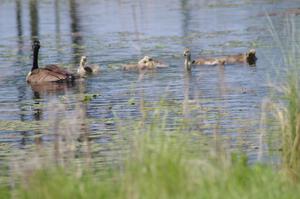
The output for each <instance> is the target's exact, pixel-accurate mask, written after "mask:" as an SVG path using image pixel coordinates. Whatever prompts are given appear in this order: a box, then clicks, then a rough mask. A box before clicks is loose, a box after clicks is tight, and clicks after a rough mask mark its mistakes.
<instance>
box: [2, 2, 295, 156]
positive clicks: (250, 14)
mask: <svg viewBox="0 0 300 199" xmlns="http://www.w3.org/2000/svg"><path fill="white" fill-rule="evenodd" d="M299 6H300V4H299V1H298V0H294V1H292V0H290V1H275V0H274V1H271V0H256V1H255V0H254V1H247V0H244V1H231V0H223V1H196V0H181V1H180V0H178V1H174V0H166V1H158V0H146V1H141V0H136V1H130V0H126V1H123V0H119V1H117V0H116V1H108V0H99V1H96V0H87V1H83V0H82V1H81V0H69V1H64V0H61V1H60V0H41V1H38V0H15V1H8V0H7V1H6V0H1V1H0V61H1V66H0V68H1V73H0V84H1V87H0V122H1V124H0V146H1V148H2V149H1V150H2V151H8V150H15V149H27V147H29V146H33V145H35V144H38V145H40V144H43V143H47V142H49V140H52V137H51V135H47V134H44V133H43V132H45V131H47V130H48V129H49V128H50V130H51V129H52V126H53V125H52V126H51V124H52V123H53V121H54V122H55V121H56V120H55V118H57V117H58V116H61V115H63V116H62V118H67V119H68V118H69V119H71V120H72V119H74V118H80V119H82V121H83V120H85V121H86V123H85V124H84V125H82V124H81V127H79V128H77V129H76V128H75V129H76V131H78V129H79V131H82V132H85V133H86V132H88V136H89V137H91V138H92V140H93V142H95V144H96V145H97V144H99V147H103V146H105V145H110V147H111V148H114V147H115V148H118V146H113V145H114V142H113V141H112V140H113V139H118V138H112V137H113V136H114V133H112V132H114V131H115V130H116V129H115V126H114V125H113V124H112V122H111V120H112V119H114V118H118V119H125V120H126V119H128V118H135V119H138V118H140V117H141V115H142V113H141V106H142V104H143V103H146V104H147V103H148V104H151V103H153V104H155V102H157V101H159V100H160V99H161V98H164V99H166V100H168V101H170V102H173V103H175V104H176V103H177V104H178V105H176V106H177V107H178V106H179V108H180V109H181V108H182V109H183V112H187V113H186V114H187V115H189V117H190V118H194V119H195V120H196V122H197V120H199V122H198V123H197V124H198V126H199V128H200V129H201V131H202V132H203V133H204V134H206V135H212V134H213V132H214V131H215V129H218V132H219V133H220V134H221V135H222V136H223V137H224V139H227V140H230V145H231V147H232V148H234V149H235V148H242V149H243V150H245V151H247V152H248V153H249V155H250V157H251V158H252V159H256V158H257V154H258V151H259V150H260V149H259V146H258V145H259V137H260V136H259V135H260V132H259V123H260V112H261V111H260V109H261V108H260V107H261V103H262V100H263V99H264V98H265V97H266V96H267V95H268V86H267V83H268V80H269V79H270V77H272V76H273V72H274V67H275V65H276V64H277V63H280V60H281V58H280V56H281V55H280V54H279V51H278V49H277V48H274V47H273V46H274V40H273V38H272V37H271V34H270V32H269V30H270V23H269V22H268V20H267V18H266V17H264V16H261V15H264V13H265V12H275V13H276V12H278V13H280V12H284V11H285V10H287V9H289V8H297V7H299ZM292 17H293V19H294V23H295V24H296V25H297V24H299V21H300V19H299V18H300V16H292ZM285 18H286V16H285V15H284V16H283V15H277V16H272V17H271V19H272V21H273V26H274V28H275V30H276V31H277V32H278V34H279V36H280V38H282V39H284V38H285V37H286V36H287V35H286V32H285V31H284V24H285V23H286V20H285ZM298 27H299V26H298ZM33 38H39V39H40V41H41V45H42V48H41V50H40V59H39V60H40V65H44V64H50V63H59V64H62V65H63V66H64V67H66V68H68V70H70V71H76V68H77V65H78V63H79V59H80V56H81V55H86V56H88V58H89V61H90V63H96V64H100V66H101V73H100V74H99V75H96V76H93V77H90V78H88V79H86V81H85V82H80V83H78V84H77V85H76V86H74V87H71V88H64V89H62V90H60V91H58V92H39V91H37V92H36V91H35V90H34V89H32V88H31V87H30V86H29V85H27V84H26V82H25V77H26V74H27V73H28V71H29V70H30V68H31V55H32V52H31V42H32V39H33ZM187 46H188V47H190V48H191V49H192V53H193V54H192V56H193V57H197V56H198V57H199V55H200V54H201V53H203V54H208V55H222V54H236V53H240V52H245V51H247V50H248V49H250V48H256V50H257V57H258V62H257V65H256V67H249V66H247V65H230V66H225V67H221V66H216V67H197V68H194V69H193V71H192V74H190V75H189V74H186V73H185V72H184V68H183V56H182V52H183V49H184V47H187ZM144 55H151V56H153V57H155V58H156V59H159V60H161V61H163V62H165V63H167V64H169V66H170V67H169V68H165V69H161V70H157V71H155V72H147V73H146V74H144V76H143V77H141V75H139V74H138V73H136V72H124V71H122V70H121V69H120V65H121V64H124V63H129V62H134V61H136V60H138V59H140V58H141V57H143V56H144ZM271 79H272V78H271ZM85 94H100V96H98V97H96V98H95V99H92V100H91V101H90V102H88V103H82V102H81V100H82V99H83V97H84V95H85ZM142 102H143V103H142ZM56 103H59V104H64V105H65V107H63V108H60V107H59V106H58V105H56ZM189 105H195V106H197V107H200V108H199V109H197V110H196V111H195V110H186V109H189V108H187V107H190V106H189ZM149 106H151V105H149ZM78 110H79V111H78ZM74 120H75V119H74ZM48 123H51V124H50V125H48ZM71 124H72V123H71ZM49 126H50V127H49ZM54 126H55V124H54ZM63 126H64V127H65V129H63V130H61V131H72V128H73V127H70V126H68V125H63ZM79 126H80V125H79ZM82 126H83V127H82ZM70 129H71V130H70ZM73 131H75V130H74V129H73ZM79 134H80V132H79ZM110 147H108V148H110ZM96 148H97V146H96ZM107 151H109V149H107V150H106V152H105V153H106V155H107V154H108V155H107V156H109V153H107ZM2 153H3V155H2V156H3V157H4V156H10V154H9V153H5V152H2ZM2 156H1V157H2Z"/></svg>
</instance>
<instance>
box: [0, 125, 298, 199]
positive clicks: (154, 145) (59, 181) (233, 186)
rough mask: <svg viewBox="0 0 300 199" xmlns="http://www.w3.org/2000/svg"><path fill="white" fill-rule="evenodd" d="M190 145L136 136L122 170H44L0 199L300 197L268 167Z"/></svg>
mask: <svg viewBox="0 0 300 199" xmlns="http://www.w3.org/2000/svg"><path fill="white" fill-rule="evenodd" d="M158 133H160V134H158ZM190 141H191V140H190V137H189V136H187V135H184V136H183V135H176V136H175V135H173V134H168V133H164V132H159V128H158V129H153V128H152V129H150V130H149V131H148V132H146V133H144V134H140V135H136V136H135V138H134V139H133V141H132V144H131V147H130V150H129V153H128V155H127V156H126V157H125V160H124V163H123V165H121V167H116V168H107V169H106V170H105V171H103V172H102V174H101V175H97V174H95V173H93V171H91V170H88V169H83V170H82V171H81V170H76V169H74V168H73V167H72V168H62V167H57V168H55V167H51V168H42V169H39V170H36V171H34V172H33V173H29V174H26V176H21V177H20V183H19V184H18V185H17V186H16V187H15V188H14V189H11V190H9V189H8V188H1V189H0V194H1V198H10V197H11V196H14V197H16V198H30V199H34V198H45V199H47V198H49V199H50V198H51V199H52V198H146V199H147V198H212V199H214V198H216V199H217V198H230V199H232V198H233V199H234V198H237V199H240V198H263V199H267V198H272V199H274V198H280V199H282V198H288V199H291V198H298V197H299V194H300V189H299V188H300V186H299V185H300V184H299V183H296V182H293V181H291V180H289V178H288V177H287V176H286V175H283V174H282V173H280V172H279V171H278V170H276V169H274V168H272V167H271V166H266V165H260V164H255V165H249V164H248V162H247V158H246V157H245V156H243V155H239V154H233V155H228V154H225V153H222V152H219V153H215V151H214V150H211V151H209V152H208V153H204V152H203V151H202V150H201V149H200V148H198V149H196V150H195V148H197V147H194V146H193V147H192V146H191V143H190ZM191 149H192V150H191ZM10 194H11V195H10Z"/></svg>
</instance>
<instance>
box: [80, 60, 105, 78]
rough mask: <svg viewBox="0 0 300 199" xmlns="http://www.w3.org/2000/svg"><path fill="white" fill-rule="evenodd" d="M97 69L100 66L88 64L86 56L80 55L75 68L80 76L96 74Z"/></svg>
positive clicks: (98, 69)
mask: <svg viewBox="0 0 300 199" xmlns="http://www.w3.org/2000/svg"><path fill="white" fill-rule="evenodd" d="M99 71H100V67H99V66H98V65H95V64H93V65H88V64H87V57H86V56H82V57H81V59H80V63H79V67H78V69H77V73H78V74H79V75H80V76H85V75H92V74H96V73H98V72H99Z"/></svg>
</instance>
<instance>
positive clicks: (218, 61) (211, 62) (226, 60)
mask: <svg viewBox="0 0 300 199" xmlns="http://www.w3.org/2000/svg"><path fill="white" fill-rule="evenodd" d="M183 55H184V57H185V61H184V65H185V68H186V70H191V66H192V64H195V65H208V66H215V65H225V64H238V63H248V64H249V65H254V64H255V63H256V60H257V58H256V51H255V49H251V50H249V51H248V52H247V53H244V54H242V53H241V54H237V55H227V56H222V57H216V58H200V59H196V60H191V51H190V49H189V48H185V49H184V52H183Z"/></svg>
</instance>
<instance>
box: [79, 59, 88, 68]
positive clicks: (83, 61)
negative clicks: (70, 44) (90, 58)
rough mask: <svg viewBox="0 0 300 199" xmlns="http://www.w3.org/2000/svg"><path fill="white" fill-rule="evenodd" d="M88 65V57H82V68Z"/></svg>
mask: <svg viewBox="0 0 300 199" xmlns="http://www.w3.org/2000/svg"><path fill="white" fill-rule="evenodd" d="M86 63H87V57H86V56H81V59H80V67H84V66H85V64H86Z"/></svg>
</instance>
